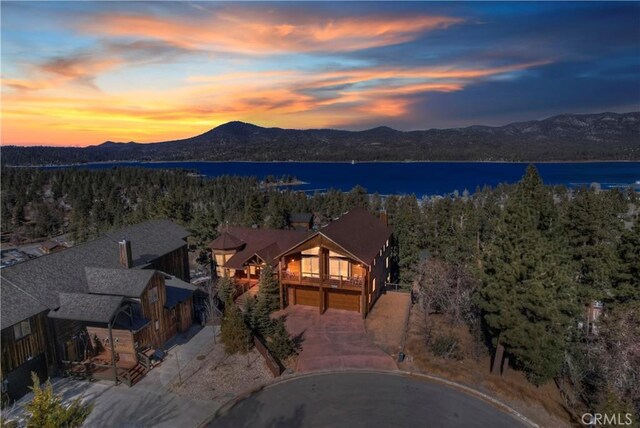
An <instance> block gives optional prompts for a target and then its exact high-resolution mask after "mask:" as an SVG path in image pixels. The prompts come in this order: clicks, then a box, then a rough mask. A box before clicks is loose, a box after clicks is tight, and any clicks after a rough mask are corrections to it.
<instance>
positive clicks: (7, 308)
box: [0, 280, 48, 328]
mask: <svg viewBox="0 0 640 428" xmlns="http://www.w3.org/2000/svg"><path fill="white" fill-rule="evenodd" d="M0 287H1V290H0V293H2V311H1V312H0V316H1V320H0V322H2V328H5V327H8V326H11V325H14V324H17V323H19V322H20V321H22V320H23V319H25V318H28V317H25V316H24V308H28V309H29V312H30V313H31V314H32V315H35V314H39V313H40V312H43V311H46V310H47V309H48V308H47V307H46V306H45V305H43V304H42V303H40V302H38V301H37V300H36V299H34V298H33V297H31V296H29V295H28V294H27V293H25V292H24V291H22V290H20V289H19V288H17V287H15V286H13V285H12V284H10V283H9V281H6V280H3V281H2V282H1V283H0ZM32 315H29V316H32Z"/></svg>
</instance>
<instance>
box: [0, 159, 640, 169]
mask: <svg viewBox="0 0 640 428" xmlns="http://www.w3.org/2000/svg"><path fill="white" fill-rule="evenodd" d="M127 163H135V164H163V163H170V164H183V163H184V164H186V163H211V164H229V163H252V164H296V163H297V164H347V165H357V164H394V163H395V164H408V163H434V164H439V163H467V164H471V163H478V164H588V163H640V159H637V160H630V159H608V160H607V159H590V160H544V161H535V160H533V161H529V160H523V161H499V160H383V161H352V160H346V161H297V160H296V161H294V160H284V161H283V160H277V161H253V160H224V161H212V160H179V161H173V160H157V161H139V160H118V161H99V162H86V163H69V164H59V165H58V164H53V165H52V164H48V165H2V167H6V168H73V167H83V166H91V165H114V166H123V167H135V165H120V164H127ZM187 169H188V168H187Z"/></svg>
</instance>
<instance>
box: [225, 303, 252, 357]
mask: <svg viewBox="0 0 640 428" xmlns="http://www.w3.org/2000/svg"><path fill="white" fill-rule="evenodd" d="M225 306H226V308H225V311H224V316H223V317H222V324H221V326H220V338H221V340H222V343H223V344H224V347H225V351H226V352H227V354H235V353H237V352H240V353H242V354H245V353H246V352H247V351H248V350H249V349H250V347H251V332H250V331H249V328H248V327H247V324H246V323H245V322H244V317H243V316H242V312H241V311H240V309H238V307H237V306H236V305H234V304H233V302H231V301H230V300H227V304H226V305H225Z"/></svg>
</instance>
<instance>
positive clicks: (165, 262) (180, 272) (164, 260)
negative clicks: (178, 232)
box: [149, 243, 190, 282]
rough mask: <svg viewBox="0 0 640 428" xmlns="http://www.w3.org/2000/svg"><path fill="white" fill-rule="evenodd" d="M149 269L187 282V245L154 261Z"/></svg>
mask: <svg viewBox="0 0 640 428" xmlns="http://www.w3.org/2000/svg"><path fill="white" fill-rule="evenodd" d="M149 267H150V268H151V269H156V270H159V271H162V272H165V273H168V274H169V275H174V276H177V277H178V278H180V279H181V280H183V281H186V282H189V281H190V279H189V252H188V250H187V244H186V243H185V244H184V246H182V247H180V248H178V249H177V250H174V251H172V252H170V253H167V254H165V255H164V256H162V257H159V258H157V259H155V260H154V261H153V263H151V265H150V266H149Z"/></svg>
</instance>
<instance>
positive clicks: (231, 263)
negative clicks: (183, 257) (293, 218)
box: [224, 226, 309, 269]
mask: <svg viewBox="0 0 640 428" xmlns="http://www.w3.org/2000/svg"><path fill="white" fill-rule="evenodd" d="M229 232H230V233H232V234H233V236H235V237H237V238H239V239H241V240H242V241H244V242H245V243H246V245H245V246H244V248H242V249H241V250H240V251H238V252H237V253H236V254H234V255H233V256H232V257H231V258H230V259H229V260H227V262H226V263H225V265H224V266H225V267H228V268H231V269H243V268H244V264H245V263H246V262H247V261H248V260H249V259H251V258H252V257H253V256H255V255H257V256H258V257H260V258H261V259H262V260H264V261H265V263H268V264H271V265H273V264H274V262H276V261H277V256H278V255H279V254H280V253H281V252H282V251H284V250H285V249H287V248H289V247H291V246H293V245H295V244H296V243H298V242H300V241H302V240H304V239H306V238H307V237H308V236H309V232H307V231H303V230H280V229H256V228H251V227H237V226H233V227H229Z"/></svg>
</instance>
